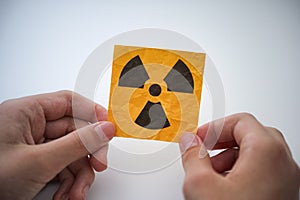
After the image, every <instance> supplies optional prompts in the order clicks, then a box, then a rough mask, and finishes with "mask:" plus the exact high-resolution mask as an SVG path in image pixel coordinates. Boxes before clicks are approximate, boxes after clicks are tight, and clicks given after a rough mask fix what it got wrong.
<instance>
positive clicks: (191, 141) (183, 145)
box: [179, 133, 199, 153]
mask: <svg viewBox="0 0 300 200" xmlns="http://www.w3.org/2000/svg"><path fill="white" fill-rule="evenodd" d="M198 145H199V140H198V138H197V136H196V135H195V134H194V133H184V134H183V135H182V136H181V138H180V143H179V147H180V151H181V153H184V152H185V151H186V150H188V149H189V148H191V147H194V146H198Z"/></svg>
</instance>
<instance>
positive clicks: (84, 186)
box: [69, 157, 95, 199]
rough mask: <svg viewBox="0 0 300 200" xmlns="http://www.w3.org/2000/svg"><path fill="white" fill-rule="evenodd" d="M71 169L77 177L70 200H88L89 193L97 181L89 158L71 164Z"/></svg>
mask: <svg viewBox="0 0 300 200" xmlns="http://www.w3.org/2000/svg"><path fill="white" fill-rule="evenodd" d="M69 169H70V170H71V172H72V173H73V174H74V175H75V181H74V183H73V185H72V188H71V189H70V199H86V195H87V192H88V190H89V188H90V186H91V185H92V183H93V181H94V179H95V173H94V171H93V169H92V167H91V166H90V164H89V161H88V158H87V157H85V158H82V159H80V160H78V161H75V162H73V163H71V164H70V165H69Z"/></svg>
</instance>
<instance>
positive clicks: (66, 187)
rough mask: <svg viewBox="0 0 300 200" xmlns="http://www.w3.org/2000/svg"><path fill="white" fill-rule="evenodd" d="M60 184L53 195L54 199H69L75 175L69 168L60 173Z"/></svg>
mask: <svg viewBox="0 0 300 200" xmlns="http://www.w3.org/2000/svg"><path fill="white" fill-rule="evenodd" d="M58 178H59V181H60V185H59V188H58V190H57V191H56V192H55V194H54V196H53V200H61V199H69V191H70V189H71V187H72V185H73V183H74V180H75V178H74V175H73V174H72V172H70V170H69V169H68V168H65V169H63V170H62V171H61V172H60V173H59V175H58Z"/></svg>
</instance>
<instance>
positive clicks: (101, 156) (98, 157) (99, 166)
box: [90, 144, 108, 172]
mask: <svg viewBox="0 0 300 200" xmlns="http://www.w3.org/2000/svg"><path fill="white" fill-rule="evenodd" d="M107 152H108V144H107V145H105V146H103V147H102V148H101V149H99V150H98V151H96V152H95V153H93V154H92V155H91V158H90V163H91V165H92V166H93V168H94V169H95V170H96V171H98V172H101V171H104V170H105V169H106V168H107Z"/></svg>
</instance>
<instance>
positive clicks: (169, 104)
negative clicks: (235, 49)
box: [108, 45, 205, 142]
mask: <svg viewBox="0 0 300 200" xmlns="http://www.w3.org/2000/svg"><path fill="white" fill-rule="evenodd" d="M204 64H205V54H203V53H193V52H186V51H176V50H164V49H156V48H144V47H132V46H120V45H116V46H115V47H114V60H113V66H112V76H111V87H110V100H109V108H108V120H109V121H111V122H113V123H114V124H115V126H116V129H117V133H116V135H117V136H120V137H131V138H140V139H153V140H162V141H172V142H178V141H179V138H180V136H181V135H182V134H183V133H184V132H193V133H195V132H196V130H197V126H198V116H199V108H200V99H201V90H202V82H203V69H204Z"/></svg>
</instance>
